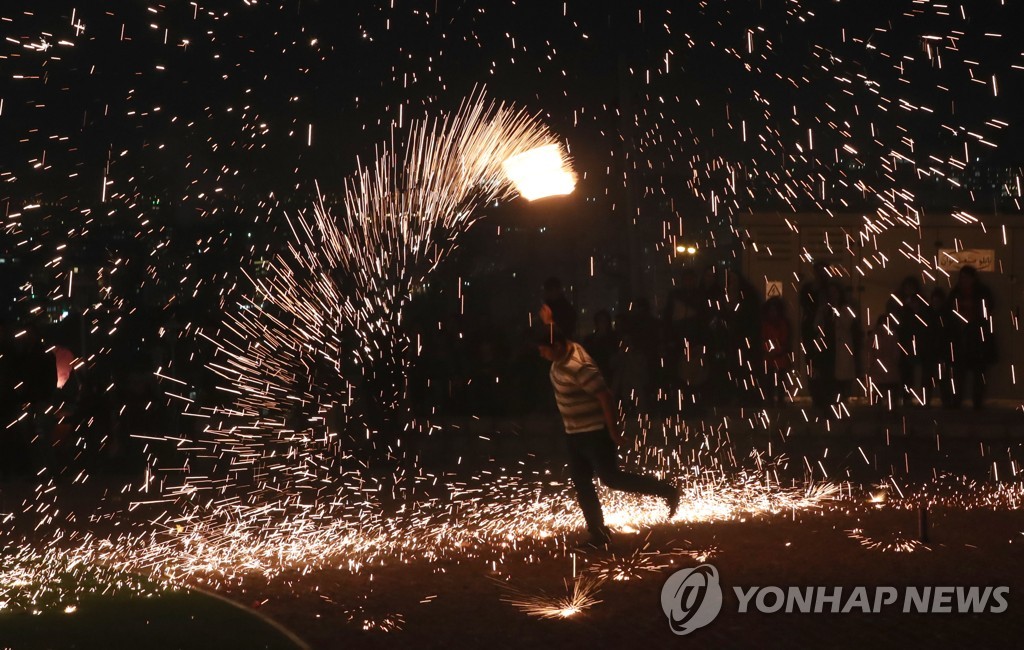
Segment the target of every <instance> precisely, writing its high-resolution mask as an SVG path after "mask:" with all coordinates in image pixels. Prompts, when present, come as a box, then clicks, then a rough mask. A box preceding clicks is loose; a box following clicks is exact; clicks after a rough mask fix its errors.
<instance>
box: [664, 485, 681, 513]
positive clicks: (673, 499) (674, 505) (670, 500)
mask: <svg viewBox="0 0 1024 650" xmlns="http://www.w3.org/2000/svg"><path fill="white" fill-rule="evenodd" d="M665 504H666V505H668V520H669V521H672V519H673V518H674V517H675V516H676V511H677V510H679V488H676V489H675V491H673V492H672V494H671V495H669V496H667V497H665Z"/></svg>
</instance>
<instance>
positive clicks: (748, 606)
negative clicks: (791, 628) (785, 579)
mask: <svg viewBox="0 0 1024 650" xmlns="http://www.w3.org/2000/svg"><path fill="white" fill-rule="evenodd" d="M732 589H733V593H735V594H736V600H737V613H738V614H746V613H748V612H760V613H762V614H776V613H801V614H849V613H851V612H857V613H862V614H882V613H898V614H984V613H987V614H1002V613H1004V612H1006V611H1007V609H1009V600H1008V598H1009V595H1010V588H1009V587H1006V586H1001V587H993V586H988V587H963V586H957V587H952V586H941V587H940V586H927V587H902V588H897V587H821V586H815V587H792V586H791V587H776V586H766V587H733V588H732ZM722 601H723V597H722V587H721V584H720V582H719V577H718V569H717V568H715V567H714V566H712V565H710V564H702V565H700V566H697V567H693V568H690V569H681V570H679V571H676V572H675V573H673V574H672V575H670V576H669V578H668V580H666V581H665V584H664V586H663V587H662V588H661V608H662V610H663V611H664V612H665V616H666V617H667V618H668V624H669V627H670V628H671V629H672V632H674V633H675V634H678V635H681V636H682V635H686V634H690V633H691V632H693V631H694V630H699V629H700V628H702V627H705V626H707V625H709V624H710V623H711V622H712V621H714V620H715V618H717V617H718V615H719V613H720V612H721V611H722Z"/></svg>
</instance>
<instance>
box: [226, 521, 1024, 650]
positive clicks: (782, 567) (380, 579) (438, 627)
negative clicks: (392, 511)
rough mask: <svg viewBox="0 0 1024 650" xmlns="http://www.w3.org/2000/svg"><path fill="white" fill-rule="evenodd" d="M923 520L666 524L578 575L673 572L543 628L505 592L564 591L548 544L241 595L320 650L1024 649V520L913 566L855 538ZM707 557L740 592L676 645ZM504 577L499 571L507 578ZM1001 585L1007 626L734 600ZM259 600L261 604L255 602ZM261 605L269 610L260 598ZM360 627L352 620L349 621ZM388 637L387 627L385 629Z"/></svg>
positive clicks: (965, 535)
mask: <svg viewBox="0 0 1024 650" xmlns="http://www.w3.org/2000/svg"><path fill="white" fill-rule="evenodd" d="M917 527H918V514H917V513H916V512H913V511H907V510H902V511H900V510H894V509H888V508H882V509H875V508H873V507H870V506H863V507H862V506H859V505H857V506H852V507H850V508H848V509H846V510H845V511H844V509H836V510H832V511H828V512H821V513H807V512H805V513H803V514H801V515H799V516H798V519H797V520H793V518H792V517H791V516H788V515H778V516H768V517H761V518H757V519H753V520H747V521H730V522H718V523H699V524H692V525H672V526H668V525H666V526H661V527H658V528H655V529H653V530H651V531H642V532H641V533H637V534H632V535H630V534H620V535H619V536H618V537H617V540H616V544H615V547H614V548H613V549H612V551H611V552H610V553H590V554H588V555H587V556H577V561H576V564H577V569H578V570H580V571H582V570H584V569H585V567H587V566H590V565H593V564H598V563H602V562H603V563H612V562H613V560H611V559H610V558H611V557H612V556H615V557H619V558H621V557H625V556H629V555H631V554H632V553H633V552H634V551H636V550H638V549H643V550H645V551H646V552H650V553H659V554H661V555H656V556H650V557H652V558H653V563H654V564H659V563H662V564H667V563H668V562H669V561H670V560H671V561H673V562H674V564H673V565H672V566H670V567H666V568H663V569H660V570H657V571H650V572H644V573H643V576H642V577H640V578H635V579H631V580H627V581H612V580H607V581H605V582H604V583H603V584H602V585H601V586H600V588H599V591H598V592H597V593H596V595H595V597H596V598H597V599H598V600H600V601H601V602H599V603H597V604H596V605H594V606H592V607H590V608H588V609H586V610H585V611H582V612H580V613H579V614H576V615H574V616H572V617H569V618H559V619H553V620H550V619H540V618H536V617H533V616H530V615H527V614H525V613H523V612H521V611H519V610H517V609H516V608H514V607H513V606H512V605H510V604H508V603H506V602H503V601H502V596H503V595H505V594H506V593H507V592H506V591H505V590H504V589H503V588H502V587H501V586H500V585H499V583H498V582H496V581H495V578H499V579H508V580H509V584H512V585H514V586H515V587H516V588H518V589H519V590H520V591H523V592H527V593H537V592H540V591H544V592H547V593H554V594H558V593H565V589H566V587H565V581H566V580H567V579H569V580H571V577H572V572H573V560H572V555H571V554H570V553H568V552H567V551H565V550H564V548H561V547H559V546H558V545H559V543H560V542H559V541H557V540H549V541H548V543H547V544H545V545H542V546H541V547H540V548H533V549H523V550H521V551H519V552H515V553H509V554H507V555H506V557H505V560H504V562H502V563H499V564H497V565H494V564H491V563H490V562H489V561H486V560H484V559H478V560H473V559H470V560H463V561H459V562H455V561H452V562H449V563H442V564H440V565H438V564H430V563H426V562H422V561H418V560H416V559H415V558H413V559H410V560H408V561H407V562H405V563H396V564H395V565H393V566H385V567H377V568H373V569H367V570H364V571H363V572H362V573H360V574H357V575H352V574H349V573H347V572H341V571H337V572H325V573H322V574H318V575H309V576H305V577H301V578H300V577H296V579H295V580H294V581H290V582H291V584H287V583H288V582H289V580H284V581H281V582H279V583H276V584H273V585H267V586H259V587H257V588H256V589H255V590H254V591H251V592H249V591H246V592H242V591H236V592H234V593H232V594H228V595H229V596H231V597H234V598H236V599H238V600H239V601H240V602H243V603H244V604H246V605H249V606H257V607H258V609H259V610H260V611H261V612H262V613H263V614H265V615H268V616H270V617H271V618H273V619H274V620H276V621H278V622H280V623H282V624H283V625H285V626H286V627H287V628H289V629H291V630H293V631H294V632H296V633H297V634H298V635H299V636H300V637H301V638H302V639H304V640H305V641H306V642H307V643H309V644H310V645H311V646H312V647H313V648H324V649H326V648H342V647H358V648H410V647H415V648H422V649H430V648H488V649H490V650H496V649H498V648H524V647H525V648H530V647H563V648H576V647H580V648H583V647H588V648H629V647H630V645H632V644H637V643H641V644H643V645H644V647H649V648H675V647H687V646H692V645H693V644H700V645H702V646H705V647H728V648H746V647H750V648H755V647H756V648H775V647H779V648H782V647H786V648H791V647H823V648H847V647H850V648H852V647H858V648H862V647H864V645H865V644H870V645H871V646H873V647H874V648H890V647H928V648H961V647H980V648H1012V647H1020V644H1021V643H1022V639H1024V616H1022V613H1024V593H1022V592H1021V589H1022V588H1024V513H1022V512H1021V511H1019V510H1016V511H1005V510H1004V511H984V510H972V511H963V510H935V511H933V512H932V513H931V516H930V541H931V543H930V544H929V545H927V546H926V547H918V548H917V549H916V550H914V551H912V552H896V551H895V550H892V549H891V548H890V550H883V549H882V547H876V548H871V547H868V546H866V545H863V544H862V543H861V542H860V541H859V540H857V539H854V538H852V537H851V536H850V534H848V533H847V531H849V530H853V529H858V528H859V529H861V530H862V531H863V533H862V534H863V535H864V536H865V537H868V538H870V539H871V540H873V541H875V542H877V543H879V544H881V545H882V546H891V545H892V544H894V543H896V542H900V541H905V540H913V539H915V538H916V535H917ZM680 548H682V549H688V550H705V551H710V552H711V557H710V558H709V559H708V560H707V561H708V562H709V563H711V564H713V565H714V566H715V567H717V569H718V571H719V575H720V577H721V581H722V587H723V590H724V593H725V601H724V604H723V608H722V612H721V614H720V615H719V616H718V618H717V619H716V620H715V621H714V622H712V623H711V624H710V625H709V626H707V627H705V628H703V629H700V630H697V631H695V632H693V633H692V634H690V635H688V636H686V637H680V636H676V635H674V634H673V633H672V632H671V630H670V629H669V626H668V623H667V619H666V617H665V615H664V614H663V612H662V610H661V605H660V592H661V588H662V585H663V583H664V581H665V579H666V578H667V577H668V576H669V575H670V574H671V573H672V572H674V571H675V570H677V569H678V568H682V567H687V566H696V565H697V564H699V562H698V560H696V559H693V558H691V557H687V556H678V555H677V556H674V557H669V556H668V555H666V554H667V553H669V552H670V551H672V550H673V549H680ZM495 566H496V567H497V572H495V571H493V570H492V568H494V567H495ZM768 585H777V586H781V587H783V588H785V587H787V586H819V585H820V586H828V587H831V586H844V587H853V586H860V585H863V586H867V587H873V586H894V587H902V586H921V587H923V586H947V585H949V586H954V585H963V586H975V585H977V586H981V587H985V586H1001V585H1007V586H1009V587H1010V594H1009V597H1008V599H1007V600H1008V602H1009V607H1008V610H1007V611H1006V612H1005V613H1002V614H993V613H985V614H904V613H901V612H900V611H898V609H894V610H892V611H886V612H885V613H882V614H864V613H849V614H797V613H791V614H786V613H777V614H762V613H745V614H740V613H738V612H737V607H738V601H737V598H736V596H735V595H734V593H733V589H732V588H733V587H734V586H742V587H750V586H768ZM257 593H258V594H259V595H258V596H254V595H253V594H257ZM255 599H258V600H255ZM399 615H400V617H401V620H400V623H399V625H400V628H401V629H394V630H392V631H382V630H381V629H369V630H363V629H361V628H362V625H361V624H360V621H361V620H364V619H370V620H373V621H375V622H378V623H379V622H384V623H387V622H388V621H389V620H390V621H392V622H395V621H398V620H399V619H398V616H399ZM350 619H351V620H350ZM371 627H375V626H371Z"/></svg>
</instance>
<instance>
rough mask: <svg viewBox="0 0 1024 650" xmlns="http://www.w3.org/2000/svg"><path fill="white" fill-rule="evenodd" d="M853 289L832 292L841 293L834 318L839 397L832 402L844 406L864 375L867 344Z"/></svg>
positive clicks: (836, 377) (837, 288) (830, 293)
mask: <svg viewBox="0 0 1024 650" xmlns="http://www.w3.org/2000/svg"><path fill="white" fill-rule="evenodd" d="M852 292H853V290H852V289H850V288H845V289H842V288H840V287H838V286H836V287H835V290H834V291H832V290H830V291H829V295H830V301H831V296H832V295H835V294H838V300H839V302H838V305H837V308H836V315H835V335H836V340H835V351H836V365H835V379H836V389H837V390H838V394H837V395H836V396H835V399H834V400H833V402H836V403H839V404H845V403H846V400H848V399H850V395H852V394H853V384H854V382H855V381H856V379H857V377H860V376H861V374H862V373H861V368H862V365H863V364H862V363H861V348H862V346H863V344H864V329H863V328H862V326H861V323H860V318H859V317H858V316H857V313H856V312H855V311H854V307H853V301H852V299H851V294H852Z"/></svg>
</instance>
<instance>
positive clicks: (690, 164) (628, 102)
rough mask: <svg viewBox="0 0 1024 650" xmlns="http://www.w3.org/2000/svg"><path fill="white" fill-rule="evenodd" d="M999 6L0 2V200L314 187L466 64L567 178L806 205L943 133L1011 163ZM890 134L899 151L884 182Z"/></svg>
mask: <svg viewBox="0 0 1024 650" xmlns="http://www.w3.org/2000/svg"><path fill="white" fill-rule="evenodd" d="M1004 5H1008V6H1004ZM947 7H948V9H947ZM1019 14H1020V11H1019V7H1018V6H1017V5H1016V3H1014V2H1012V1H1011V2H1006V3H1000V2H998V1H996V0H991V1H984V2H968V3H964V4H962V5H955V4H954V5H945V4H941V3H934V2H896V3H885V4H884V6H882V5H879V6H874V5H872V7H871V10H870V11H865V10H864V8H863V6H862V5H859V4H856V3H851V2H830V3H827V4H826V3H799V2H793V1H786V2H782V1H779V2H771V1H767V0H761V1H748V0H735V1H730V2H700V3H696V2H695V3H668V2H649V1H644V2H630V3H614V2H601V3H593V2H586V3H584V2H572V1H570V2H564V3H563V2H543V3H541V2H518V3H517V2H501V3H493V2H469V1H460V2H456V1H454V0H428V1H417V0H390V1H389V2H379V3H368V2H360V3H336V2H318V1H315V0H302V1H301V2H299V1H293V2H284V3H281V2H255V1H246V2H243V1H241V0H239V1H237V2H230V1H225V2H216V3H210V4H197V3H184V2H181V3H178V2H175V3H166V4H157V3H149V4H147V3H144V2H123V1H113V2H104V3H100V4H95V3H74V2H63V1H61V0H55V1H53V2H47V3H45V6H43V5H39V4H38V3H35V2H5V3H4V7H3V9H0V17H2V22H0V30H2V31H3V35H4V37H5V39H4V40H3V41H2V42H0V57H2V58H0V74H2V76H3V77H4V82H3V84H2V85H0V88H2V90H0V97H2V99H3V109H2V114H0V127H2V129H0V133H2V137H3V142H2V146H0V175H2V179H3V181H5V182H3V183H2V184H0V188H2V189H0V200H2V199H3V198H5V197H6V198H13V199H15V200H16V201H18V200H29V199H31V198H33V197H35V198H42V199H44V200H53V199H57V198H60V197H72V198H73V200H74V201H77V202H90V201H97V200H100V199H101V198H106V199H107V200H112V201H115V202H116V201H127V202H129V203H130V202H132V201H134V200H136V199H138V198H139V197H145V196H149V195H154V194H155V195H160V196H163V197H166V198H167V199H168V200H171V201H176V202H183V203H185V204H188V205H194V206H195V208H196V210H198V211H199V212H200V213H202V212H203V211H204V210H205V209H207V208H208V207H209V205H210V204H211V200H210V197H211V196H217V195H220V196H222V197H232V198H233V199H237V200H241V201H253V200H257V199H259V198H264V197H266V196H267V195H268V193H269V192H270V191H273V192H275V195H276V196H279V197H280V196H286V195H288V194H289V193H292V192H294V193H297V194H298V195H299V196H306V195H309V194H311V193H312V192H313V188H312V182H313V181H314V180H317V181H319V182H320V185H321V188H322V189H323V190H324V191H325V192H327V193H330V192H332V191H336V190H337V189H338V188H340V185H341V181H342V179H343V178H344V176H346V175H348V174H350V173H351V172H352V171H353V170H354V169H355V166H356V156H361V157H362V160H363V162H364V164H365V162H366V161H367V160H368V159H370V158H372V156H373V148H374V146H375V145H376V144H378V143H380V142H383V141H385V140H387V139H388V138H389V137H391V132H392V128H393V127H400V126H405V125H407V124H408V122H409V120H410V119H411V118H414V117H419V116H422V115H424V114H425V113H429V114H431V115H436V114H438V113H440V112H445V111H451V110H454V109H455V108H457V106H458V104H459V102H460V101H461V100H462V98H464V97H465V96H466V95H468V94H469V93H471V92H472V91H473V89H474V88H476V87H478V86H481V85H486V86H487V91H488V93H489V95H490V96H491V97H493V98H495V99H497V100H503V101H510V102H514V103H516V104H517V105H519V106H522V107H524V108H527V109H529V110H531V111H537V112H539V113H542V114H543V115H544V117H545V120H546V121H547V122H548V123H549V124H550V125H551V126H552V128H553V129H554V130H555V131H556V132H557V133H558V134H559V135H561V136H562V137H563V138H565V140H566V141H567V143H568V145H569V147H570V148H571V151H572V153H573V155H574V156H575V157H576V159H577V166H578V168H579V169H580V171H581V174H583V175H585V181H584V187H585V188H586V191H587V193H588V195H591V196H597V197H600V196H602V195H604V196H607V197H609V198H610V202H611V203H615V199H614V197H615V195H616V194H615V193H616V192H618V191H621V187H622V185H623V182H622V173H623V168H624V166H623V159H624V157H628V158H630V159H631V162H629V163H628V164H627V165H625V168H626V169H629V170H633V171H635V172H638V174H636V175H635V176H634V178H635V179H639V180H638V181H636V182H635V185H636V187H637V188H638V190H637V191H639V192H641V193H642V194H644V195H657V194H659V193H666V194H667V195H674V196H683V195H687V196H692V197H694V198H695V199H696V200H697V201H698V203H699V204H702V205H704V206H705V208H706V209H707V210H708V211H712V212H717V210H719V209H722V207H723V206H724V208H725V209H727V210H728V211H729V213H734V212H736V211H737V210H743V209H745V207H746V206H747V204H748V203H749V201H747V200H746V199H747V198H749V197H747V196H745V193H744V192H743V191H742V190H741V189H738V188H737V189H733V186H734V185H735V181H729V180H728V178H727V177H728V176H731V175H734V174H733V172H736V171H738V172H739V175H740V177H741V178H742V177H744V176H746V177H747V178H748V179H749V182H750V185H751V186H752V187H756V188H759V189H758V190H757V191H758V192H760V193H761V194H764V193H765V189H766V188H767V193H768V194H769V195H770V194H773V193H774V191H775V190H778V192H779V194H780V195H789V196H790V202H791V203H792V204H794V205H796V204H799V205H802V206H804V207H812V208H813V207H818V206H816V205H815V203H816V202H817V203H820V204H821V206H823V207H827V206H828V205H829V204H830V201H831V198H832V194H833V192H836V193H840V192H842V191H843V188H842V186H841V184H840V185H838V186H837V185H836V183H835V181H837V180H842V179H844V178H845V179H847V181H848V182H849V184H855V183H856V182H857V181H858V180H863V181H865V182H866V183H867V184H868V185H870V188H871V190H872V192H869V193H877V194H885V193H886V191H889V190H892V189H893V186H894V185H896V186H899V185H901V184H902V183H904V182H906V181H905V180H904V178H903V177H909V176H915V177H916V178H917V179H918V180H919V179H920V175H919V173H917V171H916V170H920V169H924V170H925V172H926V174H927V175H929V177H930V179H931V180H935V179H936V178H938V177H939V176H940V175H941V174H950V173H955V172H956V170H957V164H956V163H950V162H949V160H950V157H952V158H955V159H958V160H964V159H965V155H966V157H967V159H968V160H969V159H974V158H981V159H983V160H985V161H988V162H991V163H993V164H1019V163H1020V161H1021V157H1020V154H1019V151H1020V144H1021V142H1022V138H1021V129H1020V128H1018V126H1017V125H1016V124H1015V118H1016V117H1017V115H1018V114H1019V113H1020V110H1019V107H1020V106H1021V86H1022V84H1021V76H1022V74H1024V55H1022V53H1021V49H1022V48H1021V47H1020V45H1019V43H1018V42H1017V39H1016V38H1015V37H1014V35H1013V34H1012V33H1009V31H1008V27H1009V26H1010V25H1013V24H1017V23H1016V22H1015V20H1016V19H1017V18H1018V16H1019ZM620 110H621V111H622V113H624V114H625V116H624V117H623V116H622V114H620ZM993 120H1000V122H994V121H993ZM1004 123H1005V124H1008V125H1009V126H1005V127H1004V126H1003V124H1004ZM982 141H984V142H982ZM965 143H966V144H967V151H966V154H965V148H964V145H965ZM987 143H992V144H998V145H1000V146H999V147H998V148H996V147H992V146H989V144H987ZM892 151H896V152H898V153H899V154H900V155H901V156H905V157H906V160H907V161H911V163H912V164H913V166H914V167H915V172H914V173H912V174H907V173H905V172H906V171H907V170H906V169H900V170H897V171H898V172H899V173H890V174H889V176H890V177H894V178H895V181H896V182H895V183H894V182H893V180H892V179H889V178H886V175H885V174H886V170H885V169H883V168H882V167H883V165H882V164H880V161H881V160H885V159H888V160H890V161H892V160H893V157H892V155H891V152H892ZM930 156H935V159H932V158H930ZM936 160H937V161H938V162H936ZM911 163H908V164H911ZM903 167H905V166H903ZM861 168H863V170H862V171H860V172H858V173H855V172H854V171H851V170H861ZM929 168H932V171H929ZM723 170H724V171H723ZM901 174H902V176H901ZM821 177H824V178H826V179H827V185H828V187H826V189H825V195H826V198H825V199H824V200H822V199H821V194H822V191H821V187H820V186H821V180H820V179H821ZM104 178H106V179H107V182H108V185H107V186H106V191H105V193H104V192H103V182H104ZM730 183H732V185H730ZM787 188H788V189H787ZM713 195H714V196H713ZM200 197H201V198H200ZM219 198H220V197H218V199H219ZM716 202H717V203H718V205H717V206H716V205H713V204H714V203H716ZM785 202H786V201H784V203H785Z"/></svg>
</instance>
